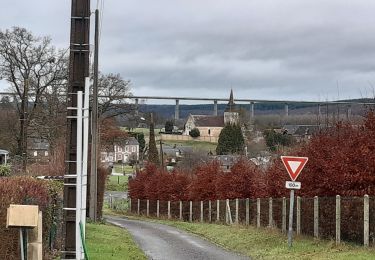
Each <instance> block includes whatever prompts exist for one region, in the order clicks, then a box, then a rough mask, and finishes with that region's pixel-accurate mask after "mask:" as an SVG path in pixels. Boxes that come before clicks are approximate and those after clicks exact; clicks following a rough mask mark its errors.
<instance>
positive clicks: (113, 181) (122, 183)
mask: <svg viewBox="0 0 375 260" xmlns="http://www.w3.org/2000/svg"><path fill="white" fill-rule="evenodd" d="M106 190H107V191H127V190H128V176H113V175H109V176H108V178H107V183H106Z"/></svg>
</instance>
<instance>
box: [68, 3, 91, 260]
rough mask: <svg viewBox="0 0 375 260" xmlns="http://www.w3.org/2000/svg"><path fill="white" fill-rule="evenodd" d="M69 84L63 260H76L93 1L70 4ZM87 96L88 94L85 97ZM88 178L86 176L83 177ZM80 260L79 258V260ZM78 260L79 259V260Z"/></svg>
mask: <svg viewBox="0 0 375 260" xmlns="http://www.w3.org/2000/svg"><path fill="white" fill-rule="evenodd" d="M71 4H72V6H71V20H70V21H71V23H70V55H69V84H68V92H67V107H68V108H69V109H68V110H67V115H68V117H67V118H68V119H67V137H66V156H65V160H66V172H65V175H64V207H63V209H64V223H63V229H64V245H63V251H62V257H61V258H62V259H76V216H75V215H76V212H79V211H80V209H76V206H77V205H76V196H77V194H76V191H77V187H76V184H77V161H78V159H79V158H77V109H71V108H74V107H77V100H78V98H77V93H78V91H82V92H83V93H84V92H85V78H86V77H88V76H89V55H90V46H89V44H90V41H89V36H90V34H89V32H90V0H72V1H71ZM84 94H88V93H84ZM83 174H87V173H83ZM77 257H80V256H77ZM77 259H78V258H77Z"/></svg>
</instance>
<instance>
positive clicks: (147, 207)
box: [146, 200, 150, 217]
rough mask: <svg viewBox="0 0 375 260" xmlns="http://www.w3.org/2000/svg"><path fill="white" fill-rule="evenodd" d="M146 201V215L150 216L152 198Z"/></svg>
mask: <svg viewBox="0 0 375 260" xmlns="http://www.w3.org/2000/svg"><path fill="white" fill-rule="evenodd" d="M146 203H147V204H146V216H147V217H148V215H149V213H150V200H147V201H146Z"/></svg>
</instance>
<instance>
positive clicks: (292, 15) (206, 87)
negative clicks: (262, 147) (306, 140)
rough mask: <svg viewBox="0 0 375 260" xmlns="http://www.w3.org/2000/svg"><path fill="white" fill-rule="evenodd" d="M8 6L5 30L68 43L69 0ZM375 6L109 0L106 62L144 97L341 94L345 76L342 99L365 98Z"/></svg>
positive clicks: (105, 67)
mask: <svg viewBox="0 0 375 260" xmlns="http://www.w3.org/2000/svg"><path fill="white" fill-rule="evenodd" d="M95 2H96V1H92V4H93V5H95ZM3 6H4V8H2V10H1V11H0V22H1V25H2V28H7V27H10V26H11V25H22V26H24V27H26V28H28V29H30V30H32V31H34V32H36V33H37V34H50V35H51V36H52V37H53V39H54V41H55V43H56V44H57V45H59V46H60V47H62V46H67V43H68V41H69V38H68V37H69V15H70V1H68V0H66V1H57V0H53V1H46V0H45V1H42V0H38V1H22V5H21V4H19V3H17V4H14V2H13V1H12V2H11V1H9V0H5V4H4V5H3ZM43 6H45V7H43ZM27 10H33V12H30V11H27ZM374 10H375V2H374V1H370V0H359V1H342V0H315V1H308V0H305V1H301V0H294V1H293V0H279V1H275V0H272V1H271V0H257V1H248V0H232V1H226V0H205V1H198V0H189V1H187V0H177V1H176V0H174V1H173V0H159V1H152V0H148V1H146V0H143V1H135V0H125V1H105V9H104V20H103V28H102V35H101V47H100V48H101V52H100V58H101V59H100V66H101V70H102V71H104V72H119V73H121V74H122V75H123V77H125V78H127V79H130V80H132V82H133V86H134V87H133V88H134V90H133V92H134V94H138V95H149V94H152V95H173V96H178V95H181V96H183V95H185V96H212V95H215V96H218V97H226V96H227V94H228V91H229V88H230V87H233V88H234V89H235V94H236V95H237V96H243V97H249V98H250V97H254V98H261V99H266V98H270V99H309V100H317V99H319V98H323V99H326V98H330V99H333V98H337V82H339V88H340V93H341V94H340V95H341V97H342V98H345V97H361V92H363V91H362V89H363V88H366V87H368V85H369V82H372V81H374V71H375V47H374V46H375V34H374V33H373V31H374V29H375V28H374V27H375V16H374V15H373V12H374ZM53 26H55V28H56V29H54V27H53Z"/></svg>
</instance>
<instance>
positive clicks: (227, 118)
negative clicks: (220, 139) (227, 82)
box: [224, 89, 239, 124]
mask: <svg viewBox="0 0 375 260" xmlns="http://www.w3.org/2000/svg"><path fill="white" fill-rule="evenodd" d="M238 122H239V114H238V109H237V106H236V104H235V103H234V98H233V89H231V90H230V96H229V102H228V104H227V107H226V108H225V111H224V123H225V124H238Z"/></svg>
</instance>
